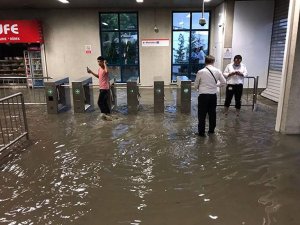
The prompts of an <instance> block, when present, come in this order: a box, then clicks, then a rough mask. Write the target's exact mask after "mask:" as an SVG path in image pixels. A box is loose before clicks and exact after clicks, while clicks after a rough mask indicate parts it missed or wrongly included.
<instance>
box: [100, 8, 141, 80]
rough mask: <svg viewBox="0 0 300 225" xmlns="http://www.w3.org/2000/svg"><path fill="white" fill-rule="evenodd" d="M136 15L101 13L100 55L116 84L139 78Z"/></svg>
mask: <svg viewBox="0 0 300 225" xmlns="http://www.w3.org/2000/svg"><path fill="white" fill-rule="evenodd" d="M137 18H138V14H137V13H101V14H100V28H101V32H100V39H101V53H102V56H104V57H105V58H106V59H107V62H108V65H109V73H110V76H113V77H115V78H116V80H117V82H126V81H127V80H128V79H129V78H130V77H139V37H138V26H137V24H138V21H137Z"/></svg>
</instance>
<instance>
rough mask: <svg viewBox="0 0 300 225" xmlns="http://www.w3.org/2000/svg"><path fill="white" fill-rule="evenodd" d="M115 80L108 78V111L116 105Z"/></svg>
mask: <svg viewBox="0 0 300 225" xmlns="http://www.w3.org/2000/svg"><path fill="white" fill-rule="evenodd" d="M115 81H116V79H115V78H113V79H110V81H109V87H110V91H109V99H108V105H109V107H110V111H112V110H113V109H115V108H116V107H117V90H116V86H115Z"/></svg>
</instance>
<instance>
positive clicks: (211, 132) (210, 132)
mask: <svg viewBox="0 0 300 225" xmlns="http://www.w3.org/2000/svg"><path fill="white" fill-rule="evenodd" d="M207 133H208V134H214V133H215V131H208V132H207Z"/></svg>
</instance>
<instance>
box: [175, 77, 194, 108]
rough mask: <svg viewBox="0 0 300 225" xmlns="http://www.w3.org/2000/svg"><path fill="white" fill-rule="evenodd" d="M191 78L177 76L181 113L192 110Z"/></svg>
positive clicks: (178, 102)
mask: <svg viewBox="0 0 300 225" xmlns="http://www.w3.org/2000/svg"><path fill="white" fill-rule="evenodd" d="M191 84H192V82H191V80H190V79H188V78H187V77H186V76H177V99H176V102H177V107H180V112H181V113H190V112H191Z"/></svg>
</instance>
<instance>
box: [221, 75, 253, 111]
mask: <svg viewBox="0 0 300 225" xmlns="http://www.w3.org/2000/svg"><path fill="white" fill-rule="evenodd" d="M245 81H246V82H244V91H243V96H242V106H251V107H252V110H253V111H254V110H256V103H257V95H258V76H257V77H245ZM225 95H226V86H225V87H221V88H220V92H219V95H218V104H217V106H224V102H225ZM232 102H234V100H233V101H232Z"/></svg>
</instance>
